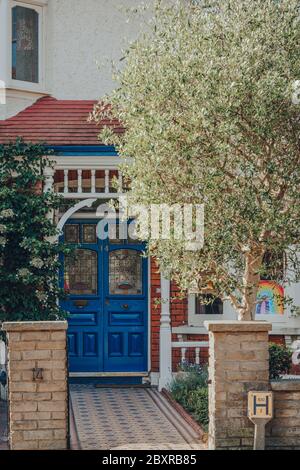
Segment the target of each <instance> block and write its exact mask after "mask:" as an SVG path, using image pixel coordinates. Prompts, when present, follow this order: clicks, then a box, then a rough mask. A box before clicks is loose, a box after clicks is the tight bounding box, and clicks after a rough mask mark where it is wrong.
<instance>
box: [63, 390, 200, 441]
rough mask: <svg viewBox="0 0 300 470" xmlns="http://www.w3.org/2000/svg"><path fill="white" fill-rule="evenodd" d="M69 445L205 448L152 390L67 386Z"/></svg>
mask: <svg viewBox="0 0 300 470" xmlns="http://www.w3.org/2000/svg"><path fill="white" fill-rule="evenodd" d="M70 403H71V410H72V413H71V414H73V419H72V416H71V445H72V448H73V449H83V450H85V449H86V450H87V449H98V450H101V449H102V450H103V449H105V450H112V449H114V450H117V449H118V450H130V449H141V450H151V449H157V450H167V449H172V450H184V449H189V450H191V449H193V450H205V445H204V444H203V443H202V442H201V441H200V439H199V436H198V435H197V433H196V432H195V431H194V430H193V429H192V428H191V427H190V425H189V424H187V423H186V421H185V420H184V419H183V418H182V417H181V416H180V415H179V414H178V413H177V412H176V411H175V410H174V409H173V408H172V407H170V405H169V403H168V401H167V400H166V399H165V398H164V397H163V396H162V395H161V394H159V393H158V392H157V391H156V390H154V389H144V388H95V386H94V385H77V384H76V385H71V386H70Z"/></svg>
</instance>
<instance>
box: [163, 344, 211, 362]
mask: <svg viewBox="0 0 300 470" xmlns="http://www.w3.org/2000/svg"><path fill="white" fill-rule="evenodd" d="M172 348H178V349H180V351H181V360H180V361H181V363H184V362H185V360H186V353H187V351H188V349H194V350H195V364H197V365H199V364H200V353H201V348H208V341H173V342H172Z"/></svg>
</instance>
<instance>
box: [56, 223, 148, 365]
mask: <svg viewBox="0 0 300 470" xmlns="http://www.w3.org/2000/svg"><path fill="white" fill-rule="evenodd" d="M96 225H97V222H96V221H80V220H72V221H70V222H69V223H68V224H67V225H66V226H65V229H64V240H65V242H66V243H68V244H71V245H72V246H74V247H75V249H74V251H73V252H72V254H71V255H69V256H65V259H64V270H63V273H62V276H61V282H62V285H63V286H64V289H65V292H66V294H67V298H66V300H64V301H63V302H61V306H62V307H63V308H64V309H65V310H66V311H68V312H69V317H68V322H69V329H68V345H69V367H70V371H71V372H146V371H147V350H148V339H147V336H148V335H147V331H148V322H147V317H148V315H147V312H148V301H147V289H148V288H147V259H146V258H145V257H143V256H142V254H143V250H144V245H143V244H139V243H137V241H134V240H120V239H118V236H116V238H115V239H111V238H110V239H107V240H104V241H103V240H99V239H98V238H97V235H96Z"/></svg>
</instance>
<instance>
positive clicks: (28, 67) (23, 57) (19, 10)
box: [12, 6, 40, 83]
mask: <svg viewBox="0 0 300 470" xmlns="http://www.w3.org/2000/svg"><path fill="white" fill-rule="evenodd" d="M39 16H40V15H39V12H38V11H37V9H34V8H26V7H23V6H15V7H13V8H12V79H14V80H19V81H23V82H30V83H39V34H40V33H39V29H40V27H39Z"/></svg>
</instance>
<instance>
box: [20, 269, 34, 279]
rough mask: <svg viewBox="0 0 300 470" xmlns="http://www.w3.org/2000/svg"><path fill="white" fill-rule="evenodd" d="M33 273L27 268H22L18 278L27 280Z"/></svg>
mask: <svg viewBox="0 0 300 470" xmlns="http://www.w3.org/2000/svg"><path fill="white" fill-rule="evenodd" d="M30 274H31V272H30V271H29V269H27V268H21V269H19V271H18V273H17V276H18V277H21V278H22V279H26V278H27V277H28V276H30Z"/></svg>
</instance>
